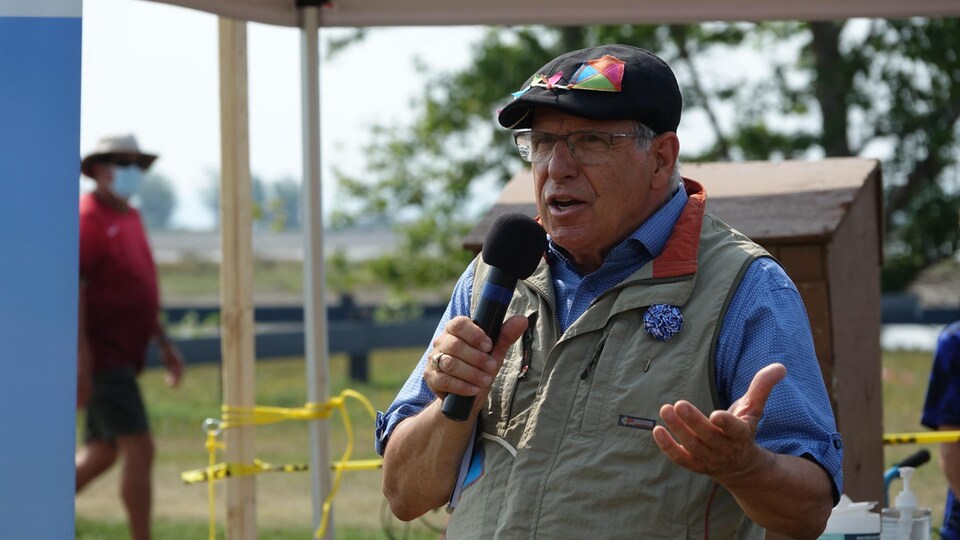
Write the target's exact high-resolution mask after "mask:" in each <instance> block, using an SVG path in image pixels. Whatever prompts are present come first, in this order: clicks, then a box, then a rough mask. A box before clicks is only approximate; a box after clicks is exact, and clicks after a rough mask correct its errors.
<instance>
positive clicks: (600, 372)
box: [576, 327, 616, 436]
mask: <svg viewBox="0 0 960 540" xmlns="http://www.w3.org/2000/svg"><path fill="white" fill-rule="evenodd" d="M614 330H615V327H614V328H613V329H611V330H608V331H606V332H604V333H603V334H602V335H601V336H600V339H599V340H598V341H597V345H596V346H595V347H594V348H593V352H592V353H591V354H590V355H589V357H588V358H587V360H586V363H585V364H583V368H582V369H581V370H580V373H578V375H577V377H578V379H577V383H578V386H577V393H578V394H580V393H585V398H578V399H577V400H576V401H577V402H579V403H583V405H582V406H583V419H582V421H581V424H580V434H581V435H585V436H592V435H596V434H598V433H602V431H601V430H600V428H601V426H600V424H601V418H602V415H603V409H604V406H605V405H604V403H605V402H606V400H607V399H608V396H607V394H608V393H609V392H610V390H611V387H610V381H609V380H608V374H609V372H610V368H611V366H609V365H608V364H610V363H613V362H615V361H616V358H613V357H612V356H614V355H612V354H607V355H605V354H604V353H605V351H606V350H607V342H608V340H609V339H610V334H612V333H613V331H614ZM613 348H615V347H613Z"/></svg>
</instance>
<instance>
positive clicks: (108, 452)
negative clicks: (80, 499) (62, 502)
mask: <svg viewBox="0 0 960 540" xmlns="http://www.w3.org/2000/svg"><path fill="white" fill-rule="evenodd" d="M116 460H117V449H116V448H114V447H113V445H112V444H110V443H108V442H105V441H90V442H88V443H86V444H85V445H84V446H83V448H81V449H80V450H79V451H78V452H77V455H76V456H75V457H74V461H75V463H76V465H77V480H76V493H80V490H81V489H83V488H84V487H86V485H87V484H88V483H90V481H91V480H93V479H94V478H96V477H98V476H100V475H101V474H103V472H104V471H106V470H107V469H109V468H110V466H111V465H113V463H114V462H115V461H116Z"/></svg>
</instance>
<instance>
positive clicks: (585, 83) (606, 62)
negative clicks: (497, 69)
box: [513, 54, 626, 99]
mask: <svg viewBox="0 0 960 540" xmlns="http://www.w3.org/2000/svg"><path fill="white" fill-rule="evenodd" d="M625 65H626V64H625V62H624V61H623V60H620V59H619V58H617V57H615V56H610V55H609V54H605V55H603V57H602V58H597V59H594V60H588V61H586V62H584V63H582V64H580V68H579V69H577V72H576V73H574V74H573V77H572V78H571V79H570V83H569V84H559V83H560V79H561V78H562V77H563V72H562V71H558V72H557V73H554V74H553V75H551V76H549V77H547V76H546V75H544V74H542V73H537V74H536V75H534V76H533V78H532V79H531V80H530V84H528V85H527V86H525V87H524V88H522V89H521V90H519V91H517V92H514V93H513V99H517V98H519V97H520V96H522V95H524V94H526V93H527V92H529V91H530V89H531V88H534V87H537V88H547V89H549V90H552V89H554V88H559V89H561V90H597V91H600V92H619V91H620V90H621V88H622V86H623V71H624V66H625Z"/></svg>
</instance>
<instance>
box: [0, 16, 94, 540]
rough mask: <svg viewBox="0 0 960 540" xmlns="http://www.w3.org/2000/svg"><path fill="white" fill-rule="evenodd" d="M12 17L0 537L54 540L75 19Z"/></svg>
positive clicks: (67, 490)
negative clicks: (46, 539)
mask: <svg viewBox="0 0 960 540" xmlns="http://www.w3.org/2000/svg"><path fill="white" fill-rule="evenodd" d="M4 1H6V3H4ZM28 3H29V4H31V5H32V6H37V5H42V4H44V2H43V0H39V1H30V2H28ZM17 5H18V6H21V7H22V5H23V4H17ZM51 5H54V6H55V7H62V6H63V5H65V3H64V1H63V0H58V1H57V2H52V3H51ZM13 6H14V4H11V3H10V2H9V0H0V186H2V195H0V410H2V414H3V420H2V421H0V463H2V464H3V466H4V467H3V479H2V481H0V516H2V518H0V538H51V539H53V538H58V539H59V538H64V539H65V538H73V536H74V530H73V527H74V526H73V519H74V513H73V508H74V506H73V503H74V495H73V486H74V464H73V452H74V439H75V433H76V432H75V418H76V412H75V400H76V398H75V394H76V316H77V309H76V301H77V201H78V196H79V194H78V189H79V183H78V181H77V178H78V173H79V144H80V44H81V19H80V18H79V17H65V18H51V17H14V16H9V15H11V13H12V14H13V15H16V14H17V13H14V12H13V10H15V9H16V8H15V7H13ZM79 6H80V3H79V1H77V2H73V4H72V5H71V7H72V8H74V9H72V11H74V12H79ZM5 8H6V9H5ZM67 15H71V14H70V13H68V14H67Z"/></svg>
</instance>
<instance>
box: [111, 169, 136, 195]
mask: <svg viewBox="0 0 960 540" xmlns="http://www.w3.org/2000/svg"><path fill="white" fill-rule="evenodd" d="M142 186H143V172H142V171H141V170H140V167H137V166H136V165H127V166H126V167H121V166H119V165H114V166H113V187H112V188H111V189H112V190H113V193H114V194H116V196H117V197H120V198H121V199H129V198H130V197H132V196H134V195H136V194H137V192H139V191H140V188H141V187H142Z"/></svg>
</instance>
